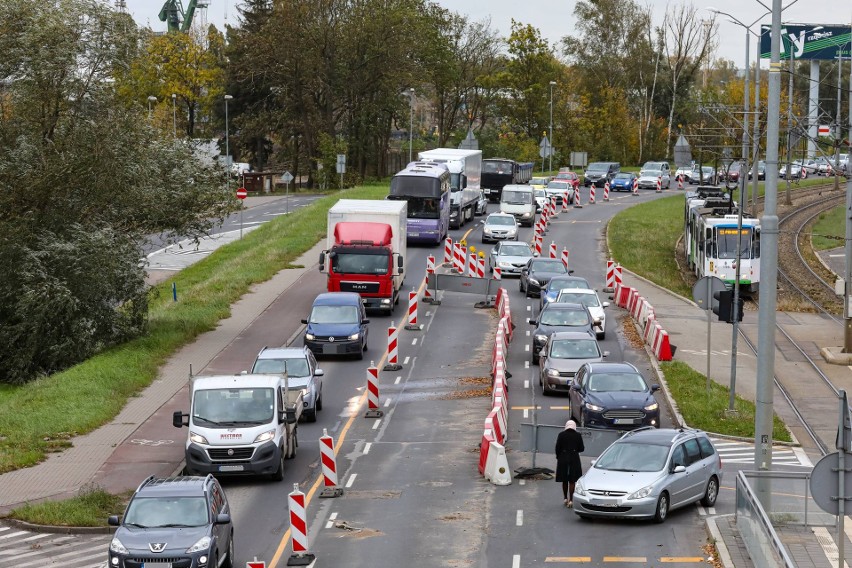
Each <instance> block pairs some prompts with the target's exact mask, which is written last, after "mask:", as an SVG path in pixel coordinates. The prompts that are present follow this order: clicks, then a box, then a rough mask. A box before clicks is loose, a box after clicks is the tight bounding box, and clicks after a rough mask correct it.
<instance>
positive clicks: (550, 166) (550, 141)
mask: <svg viewBox="0 0 852 568" xmlns="http://www.w3.org/2000/svg"><path fill="white" fill-rule="evenodd" d="M555 84H556V81H551V82H550V138H549V139H548V141H547V146H548V158H549V162H548V167H547V169H548V171H549V172H550V173H552V172H553V86H554V85H555Z"/></svg>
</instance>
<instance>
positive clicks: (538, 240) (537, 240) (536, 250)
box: [533, 235, 542, 256]
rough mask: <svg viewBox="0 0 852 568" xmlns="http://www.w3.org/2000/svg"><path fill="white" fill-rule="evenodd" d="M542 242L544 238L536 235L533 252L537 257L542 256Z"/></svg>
mask: <svg viewBox="0 0 852 568" xmlns="http://www.w3.org/2000/svg"><path fill="white" fill-rule="evenodd" d="M541 241H542V236H541V235H536V236H535V243H534V245H533V246H534V250H533V252H534V253H535V255H536V256H541Z"/></svg>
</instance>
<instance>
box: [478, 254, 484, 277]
mask: <svg viewBox="0 0 852 568" xmlns="http://www.w3.org/2000/svg"><path fill="white" fill-rule="evenodd" d="M476 277H477V278H485V253H484V252H482V251H479V256H477V258H476Z"/></svg>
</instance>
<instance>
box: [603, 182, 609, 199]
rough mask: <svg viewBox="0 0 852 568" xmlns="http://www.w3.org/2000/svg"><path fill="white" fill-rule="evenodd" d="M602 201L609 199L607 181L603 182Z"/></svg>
mask: <svg viewBox="0 0 852 568" xmlns="http://www.w3.org/2000/svg"><path fill="white" fill-rule="evenodd" d="M603 200H604V201H609V182H606V183H605V184H604V198H603Z"/></svg>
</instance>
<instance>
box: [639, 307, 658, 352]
mask: <svg viewBox="0 0 852 568" xmlns="http://www.w3.org/2000/svg"><path fill="white" fill-rule="evenodd" d="M656 326H657V317H656V316H655V315H654V314H651V315H649V316H648V319H647V320H646V321H645V330H644V331H643V332H642V339H643V341H645V344H646V345H652V344H653V342H654V330H655V328H656Z"/></svg>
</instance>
